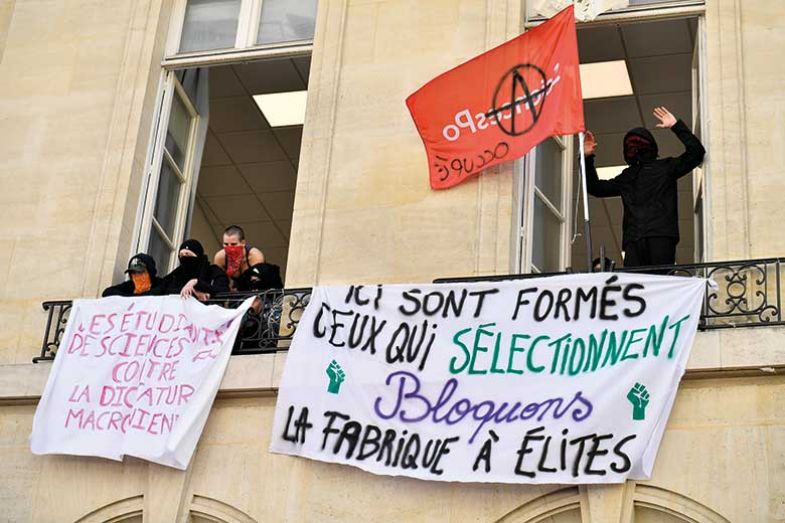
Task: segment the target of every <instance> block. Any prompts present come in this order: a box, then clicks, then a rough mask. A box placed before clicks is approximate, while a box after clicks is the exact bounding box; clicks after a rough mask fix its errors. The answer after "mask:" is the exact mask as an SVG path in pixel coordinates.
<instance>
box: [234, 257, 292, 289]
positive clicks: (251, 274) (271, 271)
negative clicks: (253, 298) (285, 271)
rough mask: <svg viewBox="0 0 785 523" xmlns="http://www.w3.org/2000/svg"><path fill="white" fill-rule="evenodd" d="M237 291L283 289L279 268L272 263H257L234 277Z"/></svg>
mask: <svg viewBox="0 0 785 523" xmlns="http://www.w3.org/2000/svg"><path fill="white" fill-rule="evenodd" d="M235 285H236V286H237V290H238V291H266V290H269V289H283V282H282V281H281V268H280V267H278V266H277V265H275V264H273V263H257V264H256V265H254V266H253V267H250V268H249V269H248V270H247V271H245V272H244V273H242V274H241V275H240V276H239V277H238V278H236V279H235Z"/></svg>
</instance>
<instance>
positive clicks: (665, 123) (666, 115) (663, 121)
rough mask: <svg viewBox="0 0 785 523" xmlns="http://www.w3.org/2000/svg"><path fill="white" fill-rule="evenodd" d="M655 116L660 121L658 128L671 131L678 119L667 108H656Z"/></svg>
mask: <svg viewBox="0 0 785 523" xmlns="http://www.w3.org/2000/svg"><path fill="white" fill-rule="evenodd" d="M654 116H655V117H656V118H657V119H658V120H659V121H660V123H658V124H657V127H660V128H668V129H670V128H671V127H673V125H674V124H675V123H676V117H675V116H673V115H672V114H671V112H670V111H669V110H667V109H666V108H665V107H655V108H654Z"/></svg>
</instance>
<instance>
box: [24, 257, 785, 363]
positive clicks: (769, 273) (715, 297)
mask: <svg viewBox="0 0 785 523" xmlns="http://www.w3.org/2000/svg"><path fill="white" fill-rule="evenodd" d="M782 262H783V260H782V259H780V258H766V259H759V260H740V261H730V262H712V263H695V264H689V265H668V266H659V267H640V268H635V269H620V270H621V271H623V272H642V273H657V274H668V275H674V276H691V277H700V278H709V279H711V280H713V281H714V282H715V283H716V284H717V285H716V287H714V286H712V285H708V286H707V289H706V297H705V299H704V302H703V308H702V311H701V320H700V325H699V328H700V329H701V330H709V329H727V328H733V327H765V326H772V325H785V320H784V319H783V314H782V301H783V299H782V298H783V296H782V283H781V282H782V267H783V263H782ZM558 274H564V273H558ZM551 275H554V273H551V274H508V275H494V276H473V277H468V278H441V279H438V280H435V281H434V283H459V282H479V281H504V280H518V279H526V278H534V277H544V276H551ZM254 295H258V296H259V298H260V301H261V308H260V310H259V312H258V313H250V312H249V314H248V315H247V316H246V318H245V320H244V321H243V325H242V326H241V327H240V332H239V333H238V336H237V341H236V342H235V346H234V349H233V354H259V353H269V352H278V351H283V350H287V349H288V348H289V345H290V343H291V339H292V336H294V332H295V330H296V329H297V325H298V323H299V321H300V316H301V315H302V312H303V310H305V307H306V306H307V305H308V302H309V301H310V297H311V289H309V288H305V289H285V290H270V291H265V292H262V293H258V294H254V293H231V294H223V295H219V296H216V297H214V298H212V299H211V300H210V301H209V302H208V303H210V304H216V305H221V306H224V307H230V308H231V307H237V306H238V305H239V304H240V303H242V302H243V300H245V299H246V298H247V297H249V296H254ZM43 307H44V311H46V312H47V313H48V317H47V322H46V330H45V332H44V339H43V343H42V345H41V354H40V355H39V356H37V357H35V358H33V362H38V361H44V360H51V359H54V356H55V353H56V352H57V348H58V346H59V344H60V339H61V337H62V336H63V333H64V332H65V327H66V323H67V321H68V314H69V312H70V310H71V301H47V302H44V303H43Z"/></svg>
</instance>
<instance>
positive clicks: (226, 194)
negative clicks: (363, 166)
mask: <svg viewBox="0 0 785 523" xmlns="http://www.w3.org/2000/svg"><path fill="white" fill-rule="evenodd" d="M310 60H311V57H310V55H307V56H297V57H291V58H282V59H275V60H263V61H256V62H250V63H242V64H233V65H225V66H219V67H212V68H210V73H209V75H210V76H209V78H210V82H209V85H210V88H209V93H210V96H209V98H210V102H209V105H210V111H209V126H208V130H207V138H206V142H205V146H204V152H203V154H202V162H201V168H200V170H199V178H198V184H197V190H196V198H195V202H194V205H193V214H192V219H191V229H190V236H192V237H195V238H197V239H198V240H200V241H201V242H202V243H203V245H204V247H205V250H206V251H207V252H209V253H211V255H212V254H213V253H215V252H216V251H218V250H219V249H220V248H221V245H222V233H223V230H224V229H225V228H226V227H227V226H229V225H239V226H241V227H242V228H243V229H244V230H245V234H246V240H247V243H248V245H251V246H253V247H257V248H259V249H261V251H262V252H263V253H264V255H265V258H266V261H268V262H270V263H274V264H276V265H278V266H279V267H280V268H281V277H282V278H285V273H286V262H287V253H288V250H289V232H290V230H291V226H292V210H293V205H294V190H295V185H296V182H297V168H298V159H299V156H300V143H301V141H302V130H303V120H304V115H305V99H306V90H307V88H308V74H309V68H310Z"/></svg>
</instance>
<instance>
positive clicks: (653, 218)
mask: <svg viewBox="0 0 785 523" xmlns="http://www.w3.org/2000/svg"><path fill="white" fill-rule="evenodd" d="M654 116H655V117H656V118H657V119H658V120H659V121H660V123H659V124H657V127H660V128H668V129H670V130H671V131H673V133H674V134H675V135H676V137H677V138H678V139H679V140H680V141H681V143H683V144H684V147H685V149H686V150H685V151H684V153H683V154H682V155H681V156H678V157H676V158H661V159H658V158H657V155H658V152H659V151H658V148H657V142H656V141H655V140H654V136H652V134H651V133H650V132H649V131H647V130H646V129H643V128H642V127H637V128H635V129H631V130H630V131H629V132H628V133H627V134H626V136H625V137H624V160H625V161H626V162H627V164H628V165H629V167H627V168H626V169H624V170H623V171H622V172H621V174H619V175H618V176H616V177H615V178H613V179H611V180H600V179H599V178H598V177H597V170H596V169H595V167H594V150H595V148H596V146H597V143H596V142H595V141H594V136H592V134H591V133H587V137H586V141H585V144H584V145H585V149H584V152H585V154H586V185H587V190H588V192H589V194H591V195H592V196H596V197H598V198H608V197H612V196H621V200H622V204H623V205H624V220H623V224H622V236H623V238H622V248H623V249H624V252H625V258H624V266H625V267H638V266H643V265H671V264H673V263H674V262H675V261H676V245H677V244H678V243H679V215H678V192H677V185H676V181H677V180H678V179H679V178H681V177H682V176H684V175H687V174H689V173H690V172H692V170H693V169H694V168H695V167H697V166H698V165H700V164H701V162H702V161H703V156H704V154H705V153H706V150H705V149H704V148H703V146H702V145H701V143H700V141H699V140H698V138H697V137H696V136H695V135H694V134H692V133H691V132H690V130H689V129H688V128H687V126H686V125H685V123H684V122H683V121H681V120H677V119H676V117H674V116H673V115H672V114H671V113H670V112H669V111H668V110H667V109H666V108H664V107H657V108H655V109H654Z"/></svg>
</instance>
